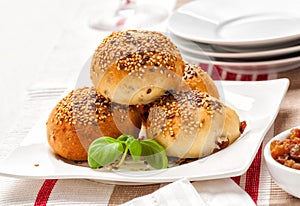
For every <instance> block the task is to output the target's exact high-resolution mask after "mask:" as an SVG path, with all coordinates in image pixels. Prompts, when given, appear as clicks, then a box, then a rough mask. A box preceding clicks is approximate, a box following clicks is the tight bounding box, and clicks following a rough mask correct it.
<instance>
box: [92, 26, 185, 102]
mask: <svg viewBox="0 0 300 206" xmlns="http://www.w3.org/2000/svg"><path fill="white" fill-rule="evenodd" d="M183 69H184V62H183V61H182V58H181V55H180V53H179V51H178V49H177V47H176V46H175V45H174V44H173V43H172V42H171V41H170V40H169V39H168V38H167V37H166V36H164V35H162V34H161V33H159V32H154V31H136V30H129V31H121V32H113V33H112V34H111V35H110V36H108V37H107V38H105V39H104V40H103V42H102V43H101V44H100V46H99V47H98V48H97V50H96V51H95V53H94V56H93V59H92V64H91V70H90V76H91V79H92V82H93V84H94V85H95V87H96V88H97V90H98V91H99V92H100V93H101V94H102V95H104V96H105V97H107V98H109V99H111V100H112V101H113V102H117V103H120V104H147V103H149V102H152V101H154V100H155V99H157V98H158V97H160V96H161V95H163V93H164V92H165V91H166V90H170V89H174V90H175V89H177V87H178V85H179V80H181V77H182V74H183Z"/></svg>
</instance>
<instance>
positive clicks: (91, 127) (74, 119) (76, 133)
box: [46, 87, 141, 161]
mask: <svg viewBox="0 0 300 206" xmlns="http://www.w3.org/2000/svg"><path fill="white" fill-rule="evenodd" d="M140 124H141V120H140V114H139V113H138V112H137V110H136V109H135V106H130V107H127V106H124V105H120V104H115V103H111V102H110V100H108V99H106V98H105V97H103V96H102V95H100V94H98V93H97V92H96V89H95V88H94V87H84V88H79V89H76V90H73V91H71V92H70V93H69V94H68V95H67V96H66V97H64V98H63V99H62V100H60V101H59V103H58V104H57V105H56V106H55V107H54V109H53V110H52V112H51V113H50V115H49V118H48V121H47V123H46V125H47V139H48V142H49V145H50V147H51V148H52V150H53V151H54V152H55V153H57V154H58V155H60V156H62V157H64V158H66V159H69V160H75V161H85V160H87V150H88V147H89V145H90V144H91V142H92V141H94V140H95V139H97V138H99V137H102V136H110V137H113V138H117V137H119V136H120V135H121V134H123V133H124V134H131V135H133V136H136V137H137V136H138V133H139V130H140Z"/></svg>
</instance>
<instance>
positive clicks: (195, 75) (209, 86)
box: [182, 63, 220, 99]
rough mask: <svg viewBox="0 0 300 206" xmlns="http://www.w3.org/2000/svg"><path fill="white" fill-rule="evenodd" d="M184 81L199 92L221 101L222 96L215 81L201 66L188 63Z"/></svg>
mask: <svg viewBox="0 0 300 206" xmlns="http://www.w3.org/2000/svg"><path fill="white" fill-rule="evenodd" d="M182 80H183V81H184V82H185V83H186V84H187V86H188V87H189V88H190V89H192V90H196V91H198V92H206V93H208V94H209V95H211V96H213V97H215V98H217V99H219V97H220V95H219V92H218V89H217V87H216V85H215V83H214V81H213V79H212V78H211V77H210V76H209V75H208V74H207V73H206V72H205V71H204V70H202V69H201V67H200V66H197V65H193V64H189V63H186V66H185V68H184V73H183V77H182Z"/></svg>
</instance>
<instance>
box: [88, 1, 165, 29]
mask: <svg viewBox="0 0 300 206" xmlns="http://www.w3.org/2000/svg"><path fill="white" fill-rule="evenodd" d="M119 1H120V2H119V5H118V7H117V8H115V9H114V10H113V9H111V10H110V11H107V10H105V11H104V8H103V10H102V11H101V10H99V11H98V12H97V14H96V15H95V16H93V17H92V18H91V19H90V21H89V26H90V27H92V28H94V29H97V30H103V31H119V30H124V29H138V28H141V27H147V26H152V25H155V24H157V23H159V22H161V21H163V20H164V19H166V18H167V16H168V11H167V10H166V9H165V8H163V7H161V6H158V5H155V4H153V3H152V4H151V3H145V1H143V2H136V1H135V0H119ZM149 2H151V1H149ZM107 9H108V8H107Z"/></svg>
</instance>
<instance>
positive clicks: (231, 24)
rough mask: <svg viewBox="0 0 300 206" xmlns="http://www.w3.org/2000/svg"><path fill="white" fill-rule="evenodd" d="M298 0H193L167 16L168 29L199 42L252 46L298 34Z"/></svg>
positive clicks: (285, 40)
mask: <svg viewBox="0 0 300 206" xmlns="http://www.w3.org/2000/svg"><path fill="white" fill-rule="evenodd" d="M299 8H300V1H298V0H286V1H283V0H263V1H261V0H251V1H249V0H226V1H224V0H197V1H192V2H190V3H188V4H185V5H183V6H182V7H181V8H179V9H178V10H177V11H175V12H174V13H173V14H172V15H171V17H170V18H169V20H168V24H167V26H168V29H169V30H170V31H171V32H172V33H174V34H176V35H177V36H180V37H182V38H185V39H189V40H193V41H198V42H202V43H210V44H219V45H229V46H233V45H234V46H247V47H256V46H261V45H270V44H279V43H284V42H288V41H293V40H296V39H299V38H300V12H299Z"/></svg>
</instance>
